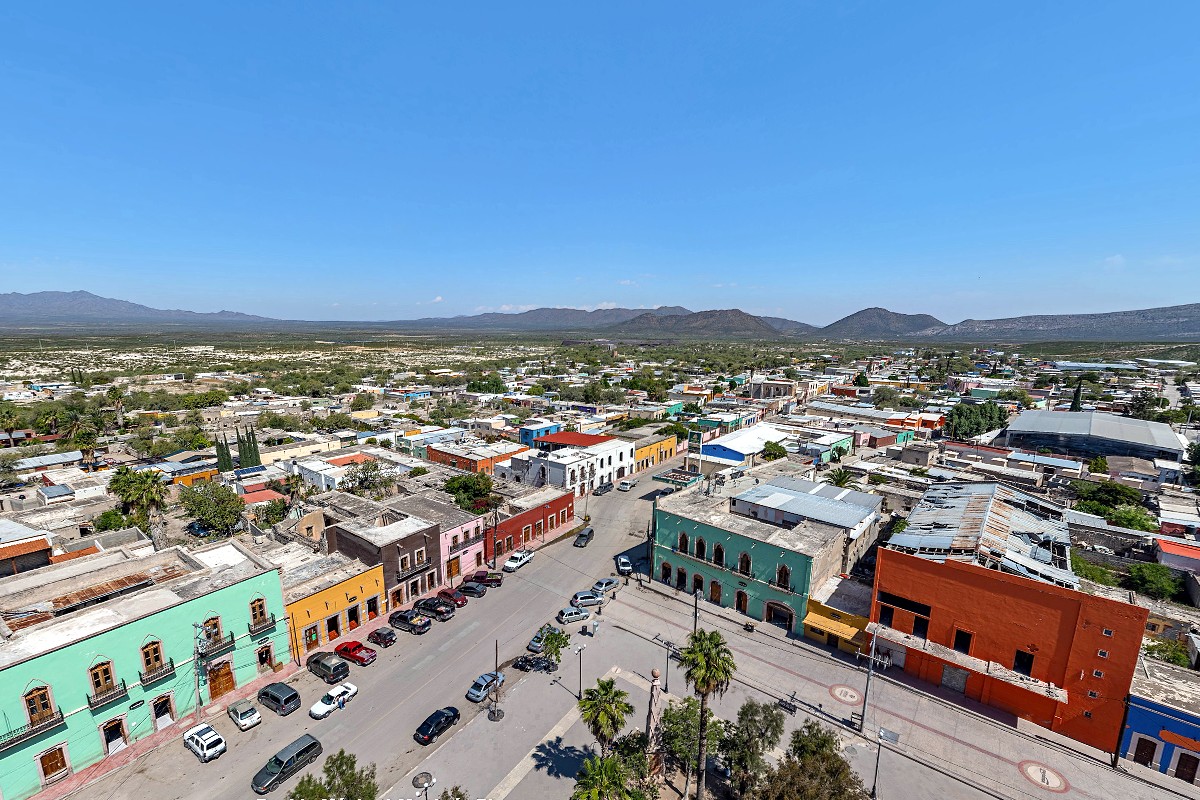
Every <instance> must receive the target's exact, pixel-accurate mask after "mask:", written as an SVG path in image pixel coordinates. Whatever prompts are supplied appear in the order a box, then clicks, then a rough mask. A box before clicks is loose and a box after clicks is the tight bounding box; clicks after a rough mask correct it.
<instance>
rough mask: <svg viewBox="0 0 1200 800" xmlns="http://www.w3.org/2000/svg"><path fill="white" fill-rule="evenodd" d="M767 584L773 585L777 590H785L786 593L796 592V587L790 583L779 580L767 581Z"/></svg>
mask: <svg viewBox="0 0 1200 800" xmlns="http://www.w3.org/2000/svg"><path fill="white" fill-rule="evenodd" d="M767 585H768V586H774V587H775V588H776V589H778V590H779V591H781V592H787V593H788V594H795V593H796V587H795V586H793V585H792V584H790V583H780V582H779V581H767Z"/></svg>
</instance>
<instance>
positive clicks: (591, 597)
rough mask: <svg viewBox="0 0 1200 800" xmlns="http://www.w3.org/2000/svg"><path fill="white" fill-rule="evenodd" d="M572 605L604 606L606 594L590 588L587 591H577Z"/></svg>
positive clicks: (581, 606)
mask: <svg viewBox="0 0 1200 800" xmlns="http://www.w3.org/2000/svg"><path fill="white" fill-rule="evenodd" d="M571 605H573V606H575V607H576V608H589V607H591V606H602V605H604V595H602V594H600V593H599V592H596V591H593V590H592V589H588V590H587V591H583V592H576V593H575V594H574V596H573V597H571Z"/></svg>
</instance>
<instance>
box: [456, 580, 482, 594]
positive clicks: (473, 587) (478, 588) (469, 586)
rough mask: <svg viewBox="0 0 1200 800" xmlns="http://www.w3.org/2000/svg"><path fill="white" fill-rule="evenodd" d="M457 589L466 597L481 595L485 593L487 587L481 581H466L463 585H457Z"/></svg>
mask: <svg viewBox="0 0 1200 800" xmlns="http://www.w3.org/2000/svg"><path fill="white" fill-rule="evenodd" d="M458 590H459V591H460V592H462V593H463V594H465V595H466V596H467V597H483V596H484V595H485V594H487V590H488V587H486V586H484V585H483V584H482V583H475V582H474V581H467V582H466V583H464V584H463V585H461V586H459V587H458Z"/></svg>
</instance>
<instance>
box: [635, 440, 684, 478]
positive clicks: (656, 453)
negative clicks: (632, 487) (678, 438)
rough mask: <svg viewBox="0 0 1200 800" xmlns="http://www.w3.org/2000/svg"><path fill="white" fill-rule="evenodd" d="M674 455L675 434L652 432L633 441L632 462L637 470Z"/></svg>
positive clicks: (649, 466)
mask: <svg viewBox="0 0 1200 800" xmlns="http://www.w3.org/2000/svg"><path fill="white" fill-rule="evenodd" d="M674 457H675V434H673V433H668V434H652V435H650V436H645V437H642V438H641V439H638V440H637V441H635V442H634V443H633V463H634V464H635V465H636V469H637V471H638V472H641V471H642V470H644V469H650V468H651V467H653V466H655V465H656V464H661V463H662V462H664V461H666V460H667V459H669V458H674Z"/></svg>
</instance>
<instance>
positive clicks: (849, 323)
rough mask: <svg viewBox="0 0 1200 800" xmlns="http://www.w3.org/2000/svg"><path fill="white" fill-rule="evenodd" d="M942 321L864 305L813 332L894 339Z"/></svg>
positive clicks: (940, 324)
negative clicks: (858, 309) (861, 308)
mask: <svg viewBox="0 0 1200 800" xmlns="http://www.w3.org/2000/svg"><path fill="white" fill-rule="evenodd" d="M945 325H946V323H944V322H942V321H941V320H939V319H937V318H936V317H931V316H929V315H928V314H897V313H896V312H895V311H888V310H887V309H886V308H864V309H863V310H862V311H856V312H855V313H853V314H851V315H850V316H848V317H842V318H841V319H839V320H838V321H837V322H833V323H830V324H829V325H826V326H825V327H824V328H821V329H820V330H819V331H817V332H816V335H817V336H819V337H821V338H823V339H825V338H828V339H896V338H904V337H906V336H910V335H912V334H914V333H917V332H918V331H927V330H930V329H932V328H942V327H945Z"/></svg>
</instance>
